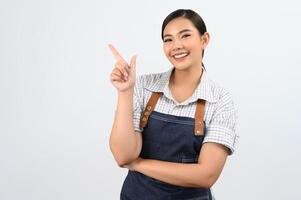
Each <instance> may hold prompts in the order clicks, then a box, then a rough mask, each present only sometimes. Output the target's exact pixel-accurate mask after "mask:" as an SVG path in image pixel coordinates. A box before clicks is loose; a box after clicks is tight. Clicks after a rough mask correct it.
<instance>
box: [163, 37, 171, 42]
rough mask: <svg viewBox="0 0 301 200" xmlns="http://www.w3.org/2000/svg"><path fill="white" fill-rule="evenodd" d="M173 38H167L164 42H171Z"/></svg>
mask: <svg viewBox="0 0 301 200" xmlns="http://www.w3.org/2000/svg"><path fill="white" fill-rule="evenodd" d="M171 41H172V40H171V39H170V38H166V39H164V40H163V42H171Z"/></svg>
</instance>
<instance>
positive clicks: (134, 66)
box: [130, 55, 137, 72]
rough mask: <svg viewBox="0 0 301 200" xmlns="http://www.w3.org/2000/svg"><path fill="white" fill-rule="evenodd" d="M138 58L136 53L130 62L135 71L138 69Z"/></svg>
mask: <svg viewBox="0 0 301 200" xmlns="http://www.w3.org/2000/svg"><path fill="white" fill-rule="evenodd" d="M136 59H137V55H134V56H133V57H132V58H131V64H130V67H131V70H133V71H134V72H135V70H136Z"/></svg>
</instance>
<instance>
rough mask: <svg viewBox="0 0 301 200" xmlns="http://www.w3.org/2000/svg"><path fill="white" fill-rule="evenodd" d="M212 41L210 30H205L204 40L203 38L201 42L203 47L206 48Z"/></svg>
mask: <svg viewBox="0 0 301 200" xmlns="http://www.w3.org/2000/svg"><path fill="white" fill-rule="evenodd" d="M209 41H210V34H209V33H208V32H205V33H204V34H203V35H202V40H201V44H202V46H203V48H204V49H205V48H206V47H207V45H208V44H209Z"/></svg>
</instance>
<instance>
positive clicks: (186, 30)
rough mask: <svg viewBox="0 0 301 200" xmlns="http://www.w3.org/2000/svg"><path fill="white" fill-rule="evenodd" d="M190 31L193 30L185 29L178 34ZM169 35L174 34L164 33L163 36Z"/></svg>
mask: <svg viewBox="0 0 301 200" xmlns="http://www.w3.org/2000/svg"><path fill="white" fill-rule="evenodd" d="M189 31H191V30H190V29H183V30H181V31H180V32H179V33H178V34H181V33H184V32H189ZM167 36H172V35H171V34H165V35H163V38H165V37H167Z"/></svg>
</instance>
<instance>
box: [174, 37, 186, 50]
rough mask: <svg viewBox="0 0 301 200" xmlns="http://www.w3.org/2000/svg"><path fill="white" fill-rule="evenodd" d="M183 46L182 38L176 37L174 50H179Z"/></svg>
mask: <svg viewBox="0 0 301 200" xmlns="http://www.w3.org/2000/svg"><path fill="white" fill-rule="evenodd" d="M182 48H183V44H182V42H181V40H179V39H174V41H173V46H172V50H178V49H182Z"/></svg>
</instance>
